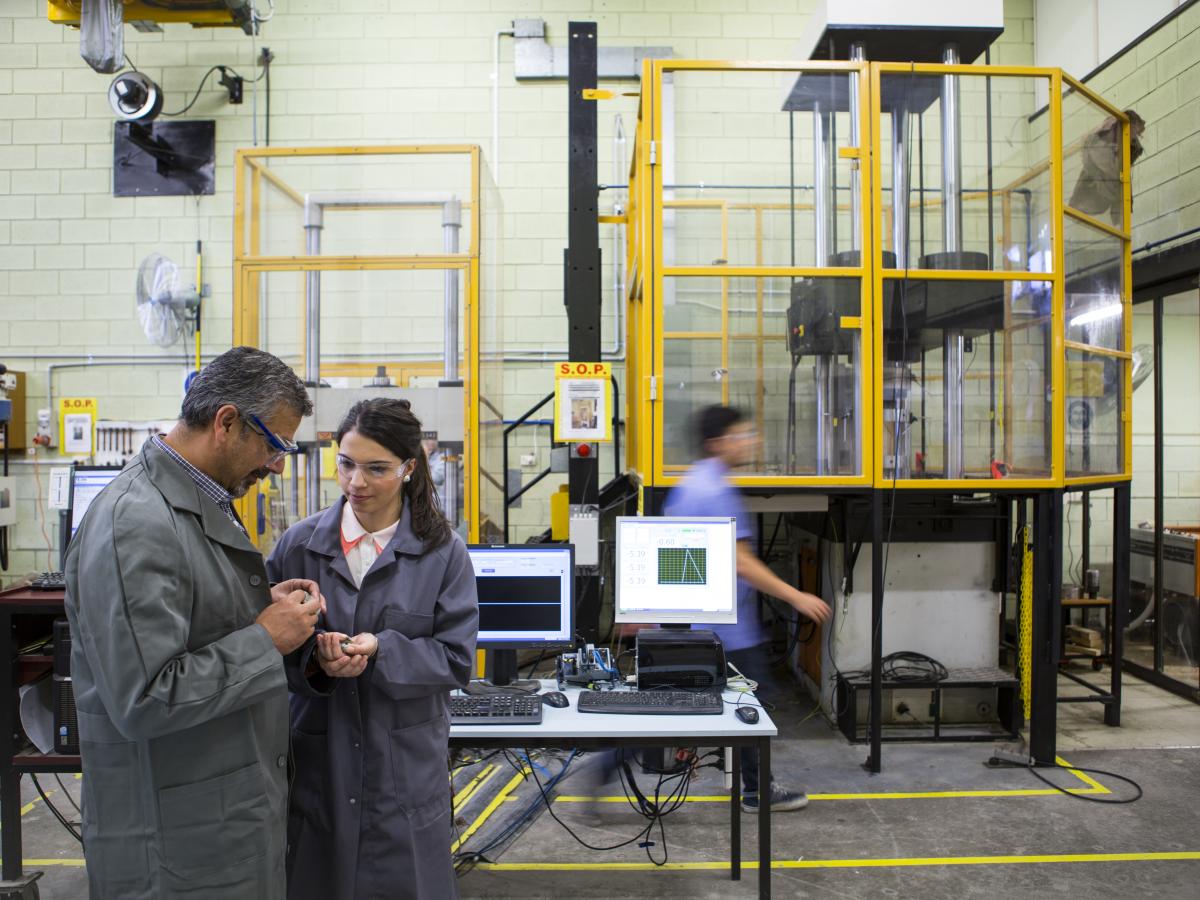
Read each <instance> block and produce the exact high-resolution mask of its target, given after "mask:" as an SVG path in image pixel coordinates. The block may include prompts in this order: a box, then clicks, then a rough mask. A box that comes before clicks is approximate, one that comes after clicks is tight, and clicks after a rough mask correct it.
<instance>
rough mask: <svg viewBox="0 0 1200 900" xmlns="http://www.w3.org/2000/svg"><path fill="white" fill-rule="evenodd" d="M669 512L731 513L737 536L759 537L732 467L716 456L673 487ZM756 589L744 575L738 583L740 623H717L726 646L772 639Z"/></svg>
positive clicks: (666, 510)
mask: <svg viewBox="0 0 1200 900" xmlns="http://www.w3.org/2000/svg"><path fill="white" fill-rule="evenodd" d="M663 514H664V515H668V516H728V517H730V518H732V519H735V520H737V525H736V529H737V532H736V533H737V539H738V540H739V541H753V540H755V537H756V534H757V532H756V529H755V527H754V519H753V518H752V517H751V515H750V513H748V512H746V505H745V504H744V503H743V502H742V495H741V494H740V493H739V492H738V489H737V488H736V487H734V485H733V483H732V482H731V481H730V480H729V469H728V468H726V466H725V464H724V463H723V462H721V460H719V459H717V458H716V457H710V458H708V459H702V460H700V461H699V462H697V463H696V464H695V465H694V466H692V469H691V471H690V472H688V473H687V474H686V475H685V476H684V477H683V480H682V481H680V482H679V484H677V485H675V487H673V488H671V491H670V493H668V494H667V499H666V503H665V504H664V505H663ZM755 598H756V592H755V590H754V588H753V587H751V586H750V585H749V584H747V583H746V582H745V581H743V580H742V579H740V578H739V579H738V587H737V624H736V625H716V626H713V631H715V632H716V633H717V635H718V636H719V637H720V638H721V642H722V643H723V644H724V645H725V649H726V650H744V649H745V648H747V647H756V646H758V645H759V644H762V643H765V642H767V641H769V640H770V639H771V634H770V632H769V631H768V630H767V628H766V627H765V626H764V625H763V624H762V623H761V622H760V621H759V617H758V604H757V603H756V602H755Z"/></svg>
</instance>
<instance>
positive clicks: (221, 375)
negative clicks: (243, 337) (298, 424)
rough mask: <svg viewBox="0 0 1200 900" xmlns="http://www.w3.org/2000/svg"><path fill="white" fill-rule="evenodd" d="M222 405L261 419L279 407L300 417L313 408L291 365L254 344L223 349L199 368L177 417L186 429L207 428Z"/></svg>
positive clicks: (268, 416) (301, 382)
mask: <svg viewBox="0 0 1200 900" xmlns="http://www.w3.org/2000/svg"><path fill="white" fill-rule="evenodd" d="M226 404H233V405H234V406H236V407H237V408H238V412H240V413H241V414H242V415H243V416H258V417H259V418H260V419H263V420H266V419H269V418H271V417H272V416H273V415H274V414H275V413H276V412H277V411H278V409H279V407H280V406H286V407H288V408H289V409H290V410H291V411H292V412H294V413H297V414H299V415H301V416H308V415H312V411H313V406H312V401H311V400H309V399H308V392H307V391H305V390H304V382H303V381H301V380H300V379H299V378H298V377H297V376H296V373H295V372H293V371H292V369H291V367H290V366H288V365H287V363H285V362H284V361H283V360H281V359H279V358H278V357H276V356H272V355H271V354H270V353H267V352H266V351H265V350H257V349H255V348H254V347H234V348H233V349H232V350H226V351H225V352H224V353H222V354H221V355H220V356H218V357H217V358H216V359H214V360H213V361H212V362H210V363H209V364H208V365H207V366H205V367H204V368H203V369H201V370H200V374H199V375H197V376H196V379H195V380H194V381H193V382H192V386H191V387H190V388H188V392H187V393H186V394H185V395H184V397H183V408H182V409H181V410H180V412H179V418H180V419H181V420H182V421H183V423H184V424H185V425H187V427H188V428H207V427H208V426H209V425H211V424H212V421H213V419H214V418H215V417H216V415H217V410H219V409H220V408H221V407H222V406H225V405H226Z"/></svg>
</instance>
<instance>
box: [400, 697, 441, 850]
mask: <svg viewBox="0 0 1200 900" xmlns="http://www.w3.org/2000/svg"><path fill="white" fill-rule="evenodd" d="M448 737H449V725H448V724H447V720H446V719H445V717H444V716H435V717H434V718H432V719H430V720H428V721H426V722H421V723H419V724H417V725H410V726H408V727H407V728H393V729H392V731H391V753H392V777H393V778H394V779H395V782H396V797H397V799H398V800H399V804H400V809H401V812H403V813H404V815H406V816H407V817H408V818H409V820H410V821H411V823H412V824H413V825H414V826H418V827H419V826H420V825H423V824H425V823H427V822H429V821H431V820H433V819H436V818H437V817H438V816H440V815H442V814H444V813H446V812H448V811H449V809H450V787H449V782H448V781H447V779H446V771H447V770H446V753H445V749H446V741H447V738H448Z"/></svg>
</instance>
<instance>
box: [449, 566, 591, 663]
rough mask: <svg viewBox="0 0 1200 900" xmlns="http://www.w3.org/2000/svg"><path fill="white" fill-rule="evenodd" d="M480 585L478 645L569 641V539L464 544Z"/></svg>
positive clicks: (571, 577)
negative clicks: (557, 541)
mask: <svg viewBox="0 0 1200 900" xmlns="http://www.w3.org/2000/svg"><path fill="white" fill-rule="evenodd" d="M468 552H469V553H470V555H471V565H472V566H473V567H474V569H475V585H476V588H477V589H478V591H479V638H478V642H479V646H480V647H481V648H488V649H524V648H530V647H532V648H541V647H546V648H549V647H558V646H563V647H566V646H570V645H571V643H572V641H573V638H574V630H573V627H572V623H573V617H572V607H573V606H574V602H573V601H574V582H575V577H574V576H575V565H574V548H573V547H571V546H570V545H569V544H544V545H537V544H503V545H501V544H478V545H472V546H471V547H469V548H468Z"/></svg>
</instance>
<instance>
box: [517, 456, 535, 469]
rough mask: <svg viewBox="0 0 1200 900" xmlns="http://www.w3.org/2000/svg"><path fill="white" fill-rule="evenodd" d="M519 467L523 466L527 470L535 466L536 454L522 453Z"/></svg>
mask: <svg viewBox="0 0 1200 900" xmlns="http://www.w3.org/2000/svg"><path fill="white" fill-rule="evenodd" d="M521 465H523V466H524V467H525V468H527V469H532V468H533V467H534V466H536V465H537V454H536V453H522V454H521Z"/></svg>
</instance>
